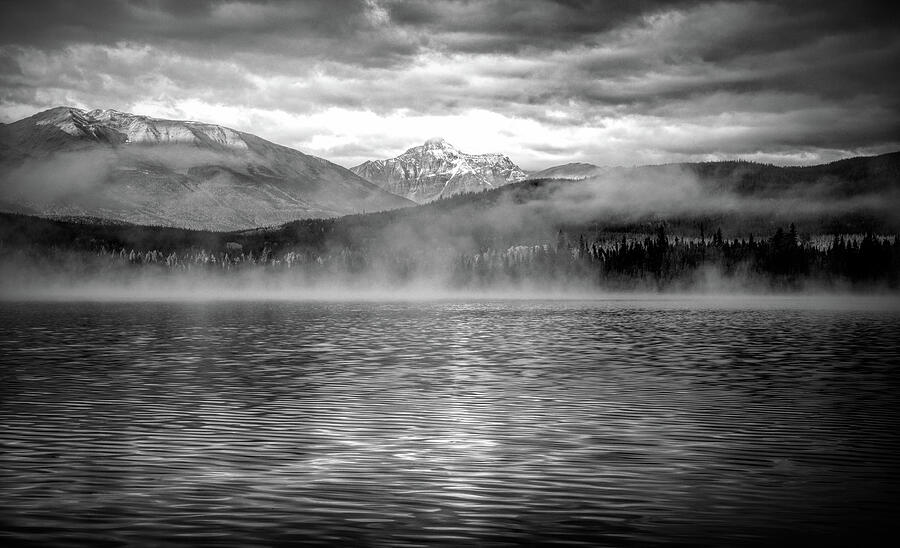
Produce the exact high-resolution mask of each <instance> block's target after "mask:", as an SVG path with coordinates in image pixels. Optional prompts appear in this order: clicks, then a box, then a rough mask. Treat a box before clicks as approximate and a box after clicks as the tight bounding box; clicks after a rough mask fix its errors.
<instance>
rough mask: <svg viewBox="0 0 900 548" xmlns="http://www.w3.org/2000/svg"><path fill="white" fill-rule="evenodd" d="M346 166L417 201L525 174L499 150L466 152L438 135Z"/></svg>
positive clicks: (517, 178) (489, 185) (510, 180)
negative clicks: (392, 155) (381, 157)
mask: <svg viewBox="0 0 900 548" xmlns="http://www.w3.org/2000/svg"><path fill="white" fill-rule="evenodd" d="M350 170H351V171H352V172H353V173H356V174H357V175H359V176H360V177H363V178H364V179H366V180H368V181H371V182H372V183H374V184H376V185H378V186H379V187H381V188H382V189H384V190H386V191H388V192H391V193H393V194H397V195H398V196H403V197H405V198H408V199H410V200H412V201H414V202H416V203H419V204H424V203H427V202H431V201H434V200H437V199H439V198H447V197H449V196H454V195H456V194H463V193H466V192H477V191H481V190H487V189H491V188H497V187H501V186H503V185H508V184H510V183H515V182H518V181H521V180H523V179H525V177H526V175H525V172H524V171H522V170H521V169H520V168H519V166H517V165H516V164H514V163H513V162H512V160H510V159H509V158H508V157H506V156H504V155H503V154H466V153H464V152H460V151H459V149H457V148H456V147H454V146H453V145H451V144H450V143H448V142H447V141H445V140H444V139H441V138H434V139H429V140H428V141H426V142H425V144H423V145H420V146H416V147H413V148H410V149H409V150H407V151H406V152H404V153H403V154H401V155H400V156H397V157H396V158H390V159H387V160H373V161H368V162H363V163H362V164H360V165H358V166H355V167H352V168H350Z"/></svg>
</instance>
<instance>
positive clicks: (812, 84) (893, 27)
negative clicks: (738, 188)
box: [0, 0, 900, 169]
mask: <svg viewBox="0 0 900 548" xmlns="http://www.w3.org/2000/svg"><path fill="white" fill-rule="evenodd" d="M869 4H871V5H869ZM0 5H2V7H0V9H2V13H0V121H2V122H10V121H13V120H16V119H19V118H22V117H25V116H28V115H31V114H33V113H35V112H38V111H40V110H43V109H46V108H49V107H52V106H58V105H69V106H76V107H81V108H115V109H117V110H123V111H128V112H134V113H138V114H147V115H151V116H159V117H168V118H178V119H192V120H201V121H206V122H213V123H218V124H222V125H226V126H229V127H233V128H235V129H240V130H244V131H249V132H251V133H255V134H257V135H259V136H261V137H264V138H266V139H269V140H272V141H275V142H277V143H281V144H284V145H287V146H291V147H294V148H297V149H300V150H302V151H304V152H307V153H310V154H315V155H317V156H322V157H325V158H328V159H330V160H332V161H335V162H337V163H339V164H342V165H344V166H348V167H349V166H352V165H355V164H357V163H360V162H361V161H363V160H366V159H372V158H385V157H392V156H395V155H397V154H399V153H401V152H403V151H404V150H405V149H406V148H408V147H410V146H413V145H416V144H419V143H421V142H422V141H424V140H425V139H427V138H429V137H434V136H443V137H444V138H446V139H447V140H449V141H450V142H451V143H453V144H455V145H456V146H457V147H458V148H460V149H462V150H463V151H465V152H504V153H506V154H508V155H509V156H510V157H511V158H512V159H513V160H514V161H515V162H517V163H518V164H519V165H521V166H522V167H523V168H525V169H540V168H544V167H548V166H551V165H555V164H561V163H566V162H575V161H581V162H591V163H595V164H603V165H633V164H646V163H662V162H672V161H686V160H708V159H726V158H744V159H750V160H756V161H763V162H772V163H777V164H810V163H818V162H823V161H831V160H834V159H838V158H842V157H846V156H853V155H859V154H875V153H881V152H887V151H893V150H898V149H900V70H898V67H900V32H898V24H897V21H898V20H900V13H898V8H895V7H878V6H877V3H874V2H872V3H866V2H846V1H833V0H815V1H813V0H810V1H802V0H801V1H777V2H776V1H773V2H766V1H761V2H744V1H737V2H729V1H725V2H705V1H685V2H680V1H653V0H644V1H629V2H625V1H621V2H610V1H600V0H598V1H594V0H558V1H549V0H485V1H461V0H460V1H455V0H454V1H443V2H439V1H434V0H304V1H296V2H210V1H191V2H187V1H181V0H141V1H137V0H132V1H129V0H108V1H90V0H85V1H79V2H74V1H69V0H59V1H43V0H29V1H28V2H8V3H7V2H4V3H2V4H0Z"/></svg>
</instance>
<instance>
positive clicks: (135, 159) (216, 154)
mask: <svg viewBox="0 0 900 548" xmlns="http://www.w3.org/2000/svg"><path fill="white" fill-rule="evenodd" d="M408 205H412V202H410V201H408V200H406V199H404V198H401V197H399V196H395V195H393V194H390V193H388V192H385V191H383V190H382V189H380V188H379V187H378V186H376V185H374V184H372V183H370V182H368V181H366V180H365V179H363V178H361V177H359V176H357V175H355V174H354V173H352V172H351V171H350V170H347V169H345V168H343V167H341V166H338V165H336V164H333V163H331V162H328V161H327V160H323V159H321V158H317V157H315V156H309V155H306V154H303V153H302V152H299V151H297V150H293V149H290V148H287V147H284V146H280V145H277V144H275V143H271V142H269V141H266V140H264V139H261V138H259V137H257V136H255V135H251V134H249V133H243V132H240V131H235V130H233V129H229V128H225V127H222V126H218V125H213V124H205V123H199V122H189V121H178V120H161V119H156V118H150V117H147V116H137V115H133V114H128V113H124V112H117V111H115V110H92V111H83V110H80V109H76V108H68V107H59V108H54V109H51V110H48V111H45V112H41V113H39V114H36V115H34V116H31V117H29V118H25V119H23V120H19V121H18V122H13V123H11V124H5V125H2V126H0V210H4V211H11V212H19V213H28V214H36V215H43V216H65V217H71V216H78V217H99V218H105V219H114V220H121V221H127V222H132V223H139V224H152V225H166V226H180V227H187V228H196V229H207V230H234V229H242V228H251V227H257V226H271V225H276V224H280V223H284V222H287V221H291V220H295V219H302V218H311V217H332V216H338V215H345V214H351V213H361V212H366V211H378V210H384V209H393V208H397V207H404V206H408Z"/></svg>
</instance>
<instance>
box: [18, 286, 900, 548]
mask: <svg viewBox="0 0 900 548" xmlns="http://www.w3.org/2000/svg"><path fill="white" fill-rule="evenodd" d="M877 303H878V301H876V300H868V301H862V302H861V303H856V304H854V302H853V301H852V300H851V302H849V303H841V304H839V305H835V306H830V305H827V304H823V303H822V301H819V300H815V299H802V298H798V299H788V298H783V299H778V298H768V299H757V300H741V299H730V300H725V301H724V302H720V301H716V300H712V299H687V298H684V299H679V298H669V299H666V298H646V299H627V298H624V299H609V300H597V301H585V302H579V301H505V300H496V301H481V302H479V301H454V300H446V301H420V302H343V303H338V302H279V301H265V302H206V303H202V302H200V303H176V302H144V303H127V302H106V303H86V302H61V303H52V302H40V303H39V302H31V303H24V302H22V303H15V302H6V303H0V307H2V312H0V382H2V385H0V396H2V401H0V411H2V414H0V417H2V418H0V421H2V434H0V436H2V437H0V443H2V452H0V513H2V522H3V525H2V526H0V530H2V537H0V538H2V539H5V541H6V544H7V545H9V543H10V542H19V543H21V542H26V541H28V542H31V543H34V544H38V545H54V546H65V545H79V546H101V545H119V544H123V543H124V544H138V545H140V544H155V545H170V544H186V545H211V544H215V545H220V546H252V545H272V544H290V543H295V544H322V545H346V546H350V545H370V546H420V545H448V546H451V545H452V546H455V545H467V544H481V545H512V544H522V543H542V544H556V543H558V544H567V545H572V544H576V545H577V544H583V545H590V546H598V545H613V546H628V545H635V546H652V545H666V546H672V545H741V544H747V545H755V544H771V543H773V542H779V543H782V544H786V543H787V544H790V543H800V542H803V543H810V544H819V545H821V544H842V543H854V542H859V541H861V540H876V539H878V538H879V537H880V536H881V535H884V534H887V533H888V532H890V533H891V534H892V535H893V536H894V538H896V526H895V522H896V517H897V516H898V515H900V504H898V501H900V475H898V474H897V471H898V454H900V371H898V364H900V311H898V309H897V308H896V307H893V306H890V305H888V306H885V305H884V303H881V304H880V305H878V306H873V305H875V304H877Z"/></svg>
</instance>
